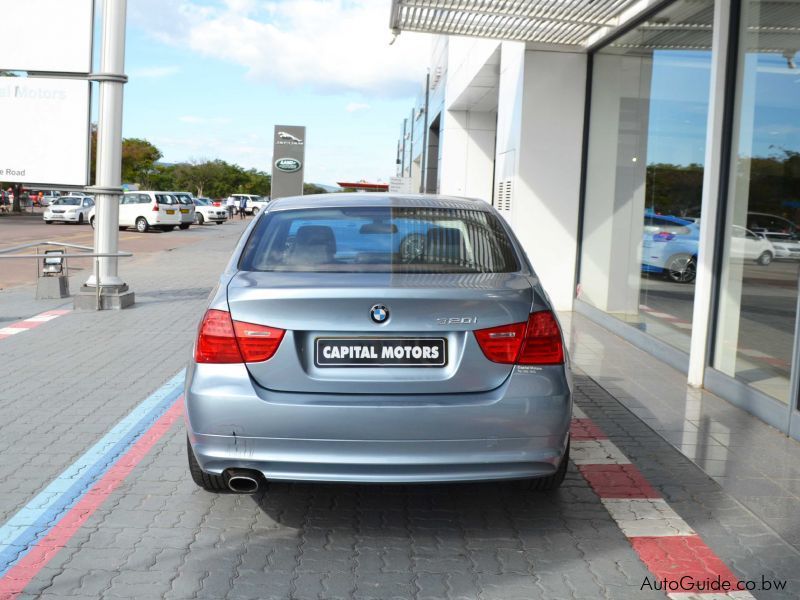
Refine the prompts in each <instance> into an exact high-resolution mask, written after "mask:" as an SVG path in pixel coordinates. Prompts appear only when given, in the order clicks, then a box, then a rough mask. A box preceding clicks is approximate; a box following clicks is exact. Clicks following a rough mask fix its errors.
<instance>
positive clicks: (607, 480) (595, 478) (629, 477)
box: [578, 465, 661, 499]
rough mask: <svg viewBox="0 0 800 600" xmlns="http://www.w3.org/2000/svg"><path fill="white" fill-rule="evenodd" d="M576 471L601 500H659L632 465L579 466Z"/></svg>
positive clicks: (653, 490) (657, 495)
mask: <svg viewBox="0 0 800 600" xmlns="http://www.w3.org/2000/svg"><path fill="white" fill-rule="evenodd" d="M578 470H579V471H580V472H581V475H583V477H584V479H586V481H587V482H588V483H589V485H590V486H591V487H592V489H593V490H594V491H595V493H596V494H597V495H598V496H600V497H601V498H609V499H610V498H661V494H659V493H658V492H657V491H656V490H655V488H653V486H651V485H650V484H649V483H648V481H647V479H645V478H644V475H642V474H641V472H640V471H639V469H637V468H636V467H635V466H633V465H579V466H578Z"/></svg>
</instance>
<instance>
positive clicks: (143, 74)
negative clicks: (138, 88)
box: [130, 66, 181, 79]
mask: <svg viewBox="0 0 800 600" xmlns="http://www.w3.org/2000/svg"><path fill="white" fill-rule="evenodd" d="M180 70H181V69H180V67H176V66H165V67H141V68H139V69H134V70H133V71H131V73H130V76H131V77H133V78H138V79H162V78H164V77H169V76H170V75H175V74H176V73H178V72H180Z"/></svg>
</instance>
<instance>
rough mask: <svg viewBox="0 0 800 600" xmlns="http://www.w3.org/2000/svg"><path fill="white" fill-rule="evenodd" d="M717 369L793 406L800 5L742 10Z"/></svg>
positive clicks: (799, 247) (754, 5)
mask: <svg viewBox="0 0 800 600" xmlns="http://www.w3.org/2000/svg"><path fill="white" fill-rule="evenodd" d="M741 11H742V12H741V17H740V23H741V27H740V31H739V51H738V56H737V66H738V73H737V78H736V79H737V81H736V86H735V109H734V118H733V129H732V144H731V163H730V180H729V184H728V199H727V206H726V223H725V227H724V229H723V231H721V232H720V233H721V235H722V236H723V237H724V254H723V261H722V264H723V267H722V274H721V277H720V289H719V302H718V305H719V308H718V315H717V328H716V332H717V335H716V344H715V351H714V359H713V362H712V366H714V367H715V368H716V369H717V370H719V371H722V372H723V373H725V374H727V375H730V376H732V377H736V378H737V379H739V380H740V381H743V382H745V383H747V384H748V385H750V386H752V387H754V388H756V389H758V390H760V391H762V392H764V393H766V394H768V395H770V396H772V397H774V398H776V399H778V400H780V401H782V402H788V400H789V394H790V391H789V390H790V381H789V378H790V372H791V362H792V353H793V348H794V338H795V319H796V312H797V296H798V273H799V272H800V235H798V228H797V226H796V223H798V222H800V71H798V68H797V65H798V63H800V54H798V48H799V47H800V34H798V33H797V31H798V29H797V28H796V27H794V28H793V27H789V25H791V24H792V22H794V23H797V21H800V3H796V2H792V3H786V4H784V5H776V4H775V3H773V2H762V1H761V0H750V1H744V2H742V4H741Z"/></svg>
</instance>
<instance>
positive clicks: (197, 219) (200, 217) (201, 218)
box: [194, 213, 206, 225]
mask: <svg viewBox="0 0 800 600" xmlns="http://www.w3.org/2000/svg"><path fill="white" fill-rule="evenodd" d="M205 220H206V219H205V217H204V216H203V215H202V214H201V213H197V214H196V215H195V216H194V221H195V223H197V224H198V225H202V224H203V223H204V222H205Z"/></svg>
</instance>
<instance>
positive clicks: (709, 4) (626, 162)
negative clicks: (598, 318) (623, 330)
mask: <svg viewBox="0 0 800 600" xmlns="http://www.w3.org/2000/svg"><path fill="white" fill-rule="evenodd" d="M713 11H714V4H713V0H699V1H685V0H679V1H678V2H675V3H674V4H672V5H670V6H669V7H667V8H666V9H664V10H663V11H661V12H659V13H658V14H656V15H655V16H653V17H652V18H651V19H650V20H649V21H647V22H645V23H643V24H642V25H640V26H639V27H637V28H635V29H634V30H632V31H630V32H629V33H627V34H625V35H623V36H622V37H621V38H619V39H617V40H616V41H615V42H612V43H611V44H610V45H609V46H607V47H605V48H603V49H602V50H600V51H598V52H597V53H596V54H595V55H594V67H593V69H594V71H593V78H592V82H593V83H592V100H591V102H592V104H591V121H590V128H589V162H588V170H587V185H586V204H585V209H584V232H583V242H582V257H581V273H580V286H579V289H578V297H579V298H580V299H581V300H583V301H585V302H588V303H590V304H592V305H593V306H595V307H597V308H599V309H600V310H602V311H604V312H606V313H608V314H610V315H612V316H614V317H617V318H618V319H621V320H623V321H626V322H629V323H631V324H633V325H635V326H636V327H639V328H640V329H643V330H644V331H646V332H647V333H649V334H651V335H653V336H655V337H657V338H659V339H661V340H663V341H665V342H667V343H669V344H671V345H673V346H675V347H677V348H679V349H680V350H683V351H686V352H688V351H689V340H690V335H691V329H692V310H693V305H694V280H695V272H696V259H697V246H698V241H699V219H700V217H701V214H700V202H701V196H702V191H703V162H704V159H705V140H706V119H707V115H708V99H709V87H710V73H711V71H710V68H711V41H712V31H711V29H712V27H711V26H712V21H713V19H712V17H713Z"/></svg>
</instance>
